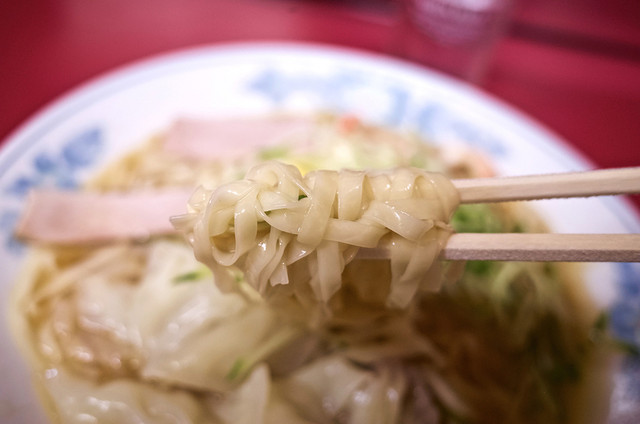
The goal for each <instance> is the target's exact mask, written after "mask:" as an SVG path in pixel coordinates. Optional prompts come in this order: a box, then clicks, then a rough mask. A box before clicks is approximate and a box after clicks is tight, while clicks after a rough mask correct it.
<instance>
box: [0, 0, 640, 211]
mask: <svg viewBox="0 0 640 424" xmlns="http://www.w3.org/2000/svg"><path fill="white" fill-rule="evenodd" d="M256 40H265V41H309V42H318V43H325V44H332V45H340V46H347V47H354V48H359V49H364V50H367V51H372V52H377V53H383V54H387V55H391V56H395V57H400V58H403V59H407V60H410V61H413V62H415V63H418V64H420V65H421V66H429V67H434V68H437V69H440V70H442V71H444V72H447V73H449V74H451V75H453V76H455V77H457V78H461V79H464V80H466V81H468V82H469V83H471V84H474V85H476V86H478V87H479V88H480V89H481V90H484V91H485V92H487V93H489V94H491V95H494V96H496V97H498V98H500V99H502V100H504V101H506V102H508V103H510V104H512V105H514V106H516V107H517V108H519V109H521V110H522V111H524V112H525V113H527V114H529V115H530V116H532V117H533V118H535V119H537V120H538V121H540V122H541V123H543V124H544V125H546V126H547V127H548V128H550V129H551V130H552V131H554V132H556V133H557V134H559V135H560V136H561V137H563V138H565V139H566V140H568V141H569V142H570V144H571V145H573V146H574V148H575V149H576V150H578V151H580V152H581V153H582V154H583V155H584V156H586V157H587V158H588V159H589V160H591V162H593V163H594V165H595V166H598V167H620V166H638V165H640V1H638V0H232V1H230V0H90V1H89V0H21V1H9V0H3V1H1V2H0V140H2V139H5V138H6V136H7V135H8V134H10V133H11V132H12V131H13V130H14V129H16V127H17V126H19V124H21V123H22V122H24V121H25V120H26V119H27V118H28V117H29V116H31V115H32V114H33V113H35V112H36V111H37V110H38V109H40V108H41V107H42V106H44V105H46V104H47V103H49V102H51V101H52V100H54V99H55V98H57V97H58V96H60V95H62V94H63V93H64V92H65V91H67V90H69V89H71V88H73V87H75V86H77V85H78V84H81V83H83V82H85V81H87V80H88V79H90V78H92V77H95V76H98V75H100V74H102V73H104V72H105V71H109V70H112V69H114V68H116V67H117V66H119V65H123V64H126V63H129V62H131V61H134V60H138V59H141V58H146V57H149V56H151V55H154V54H158V53H163V52H167V51H172V50H176V49H180V48H185V47H193V46H200V45H205V44H211V43H221V42H233V41H256ZM1 143H2V142H0V145H1ZM633 201H634V203H635V204H636V206H637V207H640V201H639V199H638V196H635V197H634V198H633Z"/></svg>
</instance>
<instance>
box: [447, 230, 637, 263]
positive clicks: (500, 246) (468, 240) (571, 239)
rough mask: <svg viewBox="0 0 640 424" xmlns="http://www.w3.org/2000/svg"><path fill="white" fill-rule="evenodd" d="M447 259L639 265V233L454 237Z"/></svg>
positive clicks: (469, 234)
mask: <svg viewBox="0 0 640 424" xmlns="http://www.w3.org/2000/svg"><path fill="white" fill-rule="evenodd" d="M442 258H443V259H449V260H492V261H547V262H549V261H550V262H640V234H526V233H522V234H520V233H517V234H515V233H505V234H478V233H460V234H453V235H452V236H451V237H450V238H449V240H448V241H447V245H446V247H445V248H444V250H443V252H442Z"/></svg>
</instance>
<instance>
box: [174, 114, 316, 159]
mask: <svg viewBox="0 0 640 424" xmlns="http://www.w3.org/2000/svg"><path fill="white" fill-rule="evenodd" d="M314 125H315V124H314V121H313V119H310V118H305V117H274V118H228V119H193V118H181V119H178V120H177V121H175V122H174V124H173V125H172V126H171V127H170V128H169V130H168V132H167V134H166V137H165V140H164V149H165V151H167V152H168V153H171V154H174V155H177V156H181V157H183V158H191V159H214V158H217V157H223V158H236V157H240V156H244V155H247V154H249V153H251V152H255V151H256V149H259V148H260V147H269V146H272V145H274V144H276V143H279V142H283V141H285V140H287V139H290V138H299V139H300V140H304V141H306V140H307V139H308V138H309V137H310V135H311V131H312V129H313V127H314Z"/></svg>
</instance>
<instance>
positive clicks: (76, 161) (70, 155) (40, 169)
mask: <svg viewBox="0 0 640 424" xmlns="http://www.w3.org/2000/svg"><path fill="white" fill-rule="evenodd" d="M103 148H104V137H103V134H102V130H101V129H100V128H99V127H92V128H89V129H87V130H84V131H82V132H80V133H78V134H75V135H73V136H72V137H70V138H69V139H68V140H66V141H64V142H63V143H62V144H61V147H60V148H59V149H57V150H55V151H40V152H38V153H37V154H36V155H35V157H33V158H32V160H31V166H30V167H27V168H28V171H26V172H23V173H21V174H20V175H19V176H17V177H16V178H14V179H13V180H11V181H9V182H8V184H6V185H5V186H4V187H2V189H1V190H2V195H3V196H6V197H7V198H13V199H19V200H22V199H24V198H25V197H26V196H27V194H28V193H29V191H30V190H31V189H34V188H38V187H56V188H60V189H73V188H77V187H78V185H79V184H80V180H79V175H78V173H79V172H80V171H82V170H84V169H88V168H91V167H92V166H93V165H94V164H95V162H96V160H97V159H98V158H99V156H100V154H101V152H102V150H103ZM19 217H20V210H18V209H17V208H7V209H4V210H2V211H0V232H1V233H2V237H3V239H4V244H5V246H6V248H7V250H8V251H10V252H14V253H15V254H16V255H18V254H20V252H21V251H22V243H20V242H19V241H18V240H16V239H15V237H13V230H14V228H15V226H16V224H17V222H18V219H19Z"/></svg>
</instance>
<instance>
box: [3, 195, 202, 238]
mask: <svg viewBox="0 0 640 424" xmlns="http://www.w3.org/2000/svg"><path fill="white" fill-rule="evenodd" d="M191 193H192V190H186V189H163V190H158V191H153V190H144V191H143V190H140V191H134V192H108V193H96V192H87V191H56V190H34V191H32V192H31V193H30V194H29V198H28V201H27V205H26V208H25V212H24V213H23V215H22V217H21V219H20V222H19V223H18V226H17V228H16V236H18V237H19V238H23V239H27V240H31V241H36V242H44V243H59V244H71V243H100V242H106V241H112V240H121V239H140V238H147V237H149V236H151V235H160V234H170V233H174V232H175V229H174V228H173V226H172V225H171V222H170V221H169V217H171V216H174V215H180V214H184V213H185V212H186V205H187V202H188V200H189V197H190V195H191Z"/></svg>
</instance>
